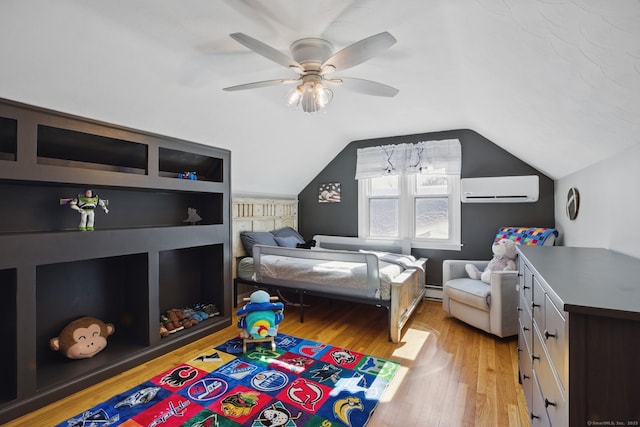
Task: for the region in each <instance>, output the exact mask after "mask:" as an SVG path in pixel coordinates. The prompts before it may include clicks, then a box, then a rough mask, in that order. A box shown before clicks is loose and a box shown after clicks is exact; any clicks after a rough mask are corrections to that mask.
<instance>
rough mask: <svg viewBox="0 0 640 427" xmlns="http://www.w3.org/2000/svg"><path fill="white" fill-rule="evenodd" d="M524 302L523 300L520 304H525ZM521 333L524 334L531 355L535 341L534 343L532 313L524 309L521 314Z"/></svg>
mask: <svg viewBox="0 0 640 427" xmlns="http://www.w3.org/2000/svg"><path fill="white" fill-rule="evenodd" d="M523 303H524V302H523V301H522V299H521V300H520V304H523ZM519 320H520V332H521V333H522V336H523V338H524V341H525V344H526V346H527V350H528V351H529V353H531V350H532V347H531V346H532V345H533V341H532V335H531V334H532V332H533V321H532V320H531V313H529V311H528V310H526V309H523V310H522V311H521V312H520V318H519Z"/></svg>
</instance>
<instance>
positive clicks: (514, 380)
mask: <svg viewBox="0 0 640 427" xmlns="http://www.w3.org/2000/svg"><path fill="white" fill-rule="evenodd" d="M307 302H308V303H311V307H309V308H307V309H306V311H305V322H304V323H300V322H299V317H298V312H297V308H295V307H287V308H286V310H285V312H286V313H285V314H286V315H285V319H284V321H283V322H282V324H281V325H280V332H282V333H286V334H290V335H294V336H299V337H304V338H307V339H311V340H316V341H321V342H324V343H328V344H332V345H336V346H341V347H345V348H349V349H351V350H354V351H358V352H362V353H367V354H372V355H375V356H378V357H383V358H388V359H391V360H395V361H398V362H400V363H401V364H402V368H401V370H400V371H399V372H398V375H397V376H396V378H394V381H393V382H392V384H390V386H389V389H388V390H387V392H386V393H385V395H384V396H383V398H382V400H381V402H380V404H379V405H378V408H377V409H376V411H375V413H374V414H373V416H372V418H371V420H370V421H369V424H368V425H369V426H371V427H387V426H394V427H395V426H399V425H404V426H410V425H411V426H413V425H415V426H451V427H458V426H506V427H516V426H518V427H522V426H529V425H530V423H529V419H528V411H527V408H526V404H525V401H524V394H523V392H522V387H521V386H520V384H518V359H517V357H518V356H517V351H516V348H517V339H516V337H513V338H508V339H500V338H497V337H494V336H492V335H489V334H486V333H484V332H482V331H479V330H477V329H475V328H472V327H470V326H468V325H466V324H464V323H462V322H460V321H458V320H456V319H453V318H451V317H448V316H447V315H446V313H444V311H442V308H441V304H440V303H438V302H434V301H424V302H422V303H421V304H420V306H419V307H418V308H417V310H416V312H415V313H414V315H413V316H412V318H411V320H410V321H409V322H408V323H407V325H406V326H405V327H404V329H403V331H402V339H401V340H400V342H399V343H398V344H393V343H391V342H389V341H388V340H387V312H386V309H384V308H379V307H372V306H369V305H362V304H354V303H349V302H344V301H327V300H322V299H318V300H315V301H312V300H311V298H309V299H308V301H307ZM234 325H235V319H234ZM237 333H238V329H237V328H236V327H235V326H231V327H229V328H226V329H224V330H222V331H219V332H216V333H214V334H212V335H210V336H208V337H205V338H203V339H201V340H199V341H196V342H194V343H191V344H189V345H186V346H184V347H182V348H180V349H178V350H175V351H174V352H172V353H169V354H166V355H164V356H162V357H159V358H157V359H154V360H152V361H149V362H147V363H145V364H143V365H140V366H138V367H136V368H134V369H131V370H129V371H127V372H124V373H122V374H120V375H117V376H115V377H113V378H111V379H109V380H107V381H104V382H102V383H100V384H97V385H95V386H92V387H90V388H87V389H86V390H83V391H81V392H78V393H76V394H74V395H71V396H69V397H67V398H65V399H62V400H60V401H58V402H55V403H53V404H51V405H49V406H46V407H44V408H42V409H40V410H37V411H35V412H33V413H31V414H29V415H26V416H24V417H21V418H18V419H16V420H14V421H12V422H10V423H8V424H6V425H7V426H8V427H14V426H15V427H17V426H25V425H34V426H35V425H37V426H51V425H55V424H57V423H59V422H61V421H63V420H65V419H67V418H69V417H72V416H74V415H76V414H78V413H80V412H82V411H84V410H86V409H89V408H91V407H92V406H94V405H96V404H97V403H100V402H102V401H104V400H107V399H108V398H109V397H111V396H113V395H115V394H118V393H121V392H123V391H126V390H127V389H129V388H131V387H133V386H135V385H137V384H139V383H141V382H143V381H146V380H147V379H149V378H150V377H151V376H153V375H155V374H156V373H159V372H161V371H163V370H166V369H169V368H171V367H172V366H175V365H178V364H180V363H182V362H184V361H186V360H188V359H190V358H193V357H195V356H197V355H198V354H199V353H200V352H202V351H203V350H205V349H208V348H211V347H213V346H215V345H217V344H220V343H221V342H223V341H224V340H226V339H229V338H231V337H233V336H236V335H237Z"/></svg>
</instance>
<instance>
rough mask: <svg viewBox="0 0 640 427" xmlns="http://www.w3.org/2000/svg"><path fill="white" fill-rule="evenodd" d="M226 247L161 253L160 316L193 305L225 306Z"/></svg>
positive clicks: (186, 249) (212, 246) (205, 247)
mask: <svg viewBox="0 0 640 427" xmlns="http://www.w3.org/2000/svg"><path fill="white" fill-rule="evenodd" d="M223 265H224V246H223V245H209V246H199V247H192V248H185V249H175V250H168V251H161V252H160V312H161V313H164V312H166V311H167V310H169V309H172V308H185V307H192V306H193V305H194V304H215V305H216V306H217V307H218V309H219V310H221V315H224V313H223V312H222V309H223V307H224V305H223V304H222V303H223V301H224V285H223V284H224V274H223V273H224V269H223Z"/></svg>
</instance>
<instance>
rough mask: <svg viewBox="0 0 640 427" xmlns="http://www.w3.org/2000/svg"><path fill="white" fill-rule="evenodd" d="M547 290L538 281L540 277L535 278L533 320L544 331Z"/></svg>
mask: <svg viewBox="0 0 640 427" xmlns="http://www.w3.org/2000/svg"><path fill="white" fill-rule="evenodd" d="M545 295H546V293H545V291H544V289H543V288H542V286H541V285H540V282H538V279H536V278H535V277H534V278H533V302H532V303H531V316H532V317H533V320H534V321H535V322H536V323H537V324H538V328H539V329H540V330H541V331H543V330H544V328H545V327H546V326H545V323H544V303H545Z"/></svg>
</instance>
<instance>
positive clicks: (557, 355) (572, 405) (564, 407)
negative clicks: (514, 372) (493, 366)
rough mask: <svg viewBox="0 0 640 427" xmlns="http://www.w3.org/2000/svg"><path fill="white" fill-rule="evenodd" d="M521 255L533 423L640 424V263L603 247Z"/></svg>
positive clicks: (525, 372) (524, 379) (530, 249)
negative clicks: (639, 392) (639, 393)
mask: <svg viewBox="0 0 640 427" xmlns="http://www.w3.org/2000/svg"><path fill="white" fill-rule="evenodd" d="M518 251H519V255H520V256H519V264H520V265H519V270H520V273H519V276H520V279H519V284H518V289H519V298H520V299H519V304H518V312H519V327H520V329H519V335H518V352H519V371H520V382H521V383H522V387H523V389H524V394H525V399H526V402H527V407H528V410H529V413H530V416H531V425H532V426H556V427H557V426H560V427H565V426H589V425H624V426H628V425H640V398H639V397H638V390H639V387H640V370H639V369H638V364H639V363H640V260H639V259H637V258H633V257H630V256H626V255H623V254H620V253H617V252H614V251H610V250H606V249H599V248H572V247H540V246H521V247H519V248H518Z"/></svg>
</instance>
